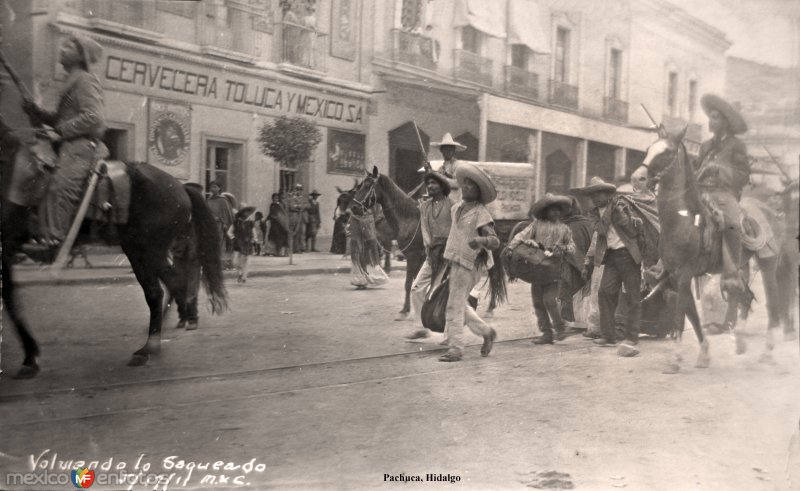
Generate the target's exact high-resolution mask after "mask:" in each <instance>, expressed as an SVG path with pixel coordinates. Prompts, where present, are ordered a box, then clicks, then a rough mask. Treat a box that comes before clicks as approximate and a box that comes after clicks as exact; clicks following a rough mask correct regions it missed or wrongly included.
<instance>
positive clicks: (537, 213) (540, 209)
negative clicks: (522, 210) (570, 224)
mask: <svg viewBox="0 0 800 491" xmlns="http://www.w3.org/2000/svg"><path fill="white" fill-rule="evenodd" d="M551 206H558V207H559V208H561V214H562V215H566V214H567V213H569V210H570V209H571V208H572V199H571V198H570V197H569V196H562V195H560V194H552V193H547V194H545V195H544V198H542V199H540V200H539V201H537V202H536V203H534V204H533V206H531V211H530V213H529V215H530V216H532V217H534V218H538V219H539V220H542V219H544V218H547V217H546V215H545V212H546V211H547V209H548V208H550V207H551Z"/></svg>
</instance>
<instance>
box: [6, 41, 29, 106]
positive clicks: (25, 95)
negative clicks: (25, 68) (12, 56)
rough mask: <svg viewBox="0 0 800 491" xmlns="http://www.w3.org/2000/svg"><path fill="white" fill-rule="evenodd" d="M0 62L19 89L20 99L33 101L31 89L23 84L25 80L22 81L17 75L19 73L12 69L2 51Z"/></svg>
mask: <svg viewBox="0 0 800 491" xmlns="http://www.w3.org/2000/svg"><path fill="white" fill-rule="evenodd" d="M0 63H2V64H3V67H4V68H5V69H6V72H8V75H9V76H10V77H11V80H12V81H13V82H14V85H16V86H17V89H19V92H20V94H22V99H23V100H25V101H28V102H33V95H32V94H31V91H30V90H28V87H26V86H25V82H23V81H22V79H21V78H20V77H19V74H18V73H17V71H16V70H14V67H12V66H11V65H9V63H8V60H6V56H5V55H4V54H3V52H2V51H0Z"/></svg>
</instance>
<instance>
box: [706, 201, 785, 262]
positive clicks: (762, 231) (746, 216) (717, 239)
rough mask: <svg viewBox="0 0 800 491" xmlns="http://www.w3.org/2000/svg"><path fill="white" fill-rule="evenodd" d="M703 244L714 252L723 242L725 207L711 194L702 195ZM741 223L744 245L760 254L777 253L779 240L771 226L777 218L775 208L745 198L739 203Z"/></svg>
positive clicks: (765, 256)
mask: <svg viewBox="0 0 800 491" xmlns="http://www.w3.org/2000/svg"><path fill="white" fill-rule="evenodd" d="M703 204H704V205H705V206H704V210H703V233H702V236H703V248H704V249H705V250H706V251H709V252H713V251H715V250H717V249H718V248H719V247H720V246H721V242H722V240H721V235H722V231H723V230H724V228H725V217H724V214H723V212H722V210H721V209H720V208H719V207H718V206H717V205H716V204H715V203H714V201H713V200H712V199H711V198H710V197H708V196H705V195H704V196H703ZM739 212H740V215H741V216H740V223H739V224H738V226H737V231H738V233H739V237H740V239H741V244H742V246H744V248H746V249H748V250H750V251H754V252H756V253H757V254H758V256H759V257H760V258H769V257H773V256H775V255H776V254H777V253H778V244H777V241H776V239H775V234H774V232H773V230H772V227H771V226H770V223H772V222H773V221H774V219H773V217H772V212H771V211H770V210H768V209H765V207H764V205H762V204H761V203H760V202H759V201H758V200H755V199H753V198H744V199H742V200H741V202H740V203H739Z"/></svg>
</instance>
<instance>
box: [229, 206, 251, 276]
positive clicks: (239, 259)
mask: <svg viewBox="0 0 800 491" xmlns="http://www.w3.org/2000/svg"><path fill="white" fill-rule="evenodd" d="M254 212H255V207H254V206H244V205H243V206H242V209H241V210H239V211H237V212H236V215H234V217H233V225H231V227H230V228H229V229H228V237H230V239H231V241H233V264H234V267H235V268H236V271H237V273H239V276H238V278H237V280H236V282H237V283H245V282H247V260H248V258H249V257H250V254H252V252H253V224H254V222H255V213H254Z"/></svg>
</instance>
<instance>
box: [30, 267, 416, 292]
mask: <svg viewBox="0 0 800 491" xmlns="http://www.w3.org/2000/svg"><path fill="white" fill-rule="evenodd" d="M114 269H122V268H114ZM405 270H406V266H405V264H402V265H398V266H392V271H405ZM126 271H127V270H126ZM318 274H350V266H336V267H321V268H304V269H295V270H292V269H276V270H266V271H264V270H262V271H251V272H250V273H248V275H247V277H248V278H255V277H267V278H277V277H281V276H310V275H318ZM223 276H224V277H225V279H226V280H228V279H234V278H236V277H237V274H236V271H225V272H224V273H223ZM135 283H136V276H134V274H133V273H124V274H113V273H112V274H110V275H109V276H92V277H86V278H30V279H25V278H19V275H18V279H17V284H18V285H19V286H21V287H24V286H64V285H111V284H113V285H126V284H135Z"/></svg>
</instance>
